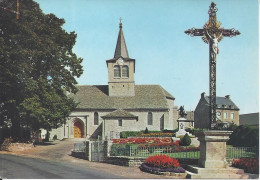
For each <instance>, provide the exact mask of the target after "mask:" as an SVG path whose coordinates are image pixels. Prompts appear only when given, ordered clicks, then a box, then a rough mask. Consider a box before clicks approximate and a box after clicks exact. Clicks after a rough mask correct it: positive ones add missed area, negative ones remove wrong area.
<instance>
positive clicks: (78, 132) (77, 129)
mask: <svg viewBox="0 0 260 180" xmlns="http://www.w3.org/2000/svg"><path fill="white" fill-rule="evenodd" d="M82 135H83V133H82V125H81V123H80V122H75V123H74V138H82Z"/></svg>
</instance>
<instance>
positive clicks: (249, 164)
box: [232, 158, 259, 174]
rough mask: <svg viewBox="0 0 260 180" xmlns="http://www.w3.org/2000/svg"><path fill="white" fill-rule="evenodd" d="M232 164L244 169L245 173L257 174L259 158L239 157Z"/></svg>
mask: <svg viewBox="0 0 260 180" xmlns="http://www.w3.org/2000/svg"><path fill="white" fill-rule="evenodd" d="M232 166H234V167H237V168H241V169H244V170H245V172H247V173H254V174H259V158H239V159H237V160H234V161H233V163H232Z"/></svg>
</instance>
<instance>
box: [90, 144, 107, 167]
mask: <svg viewBox="0 0 260 180" xmlns="http://www.w3.org/2000/svg"><path fill="white" fill-rule="evenodd" d="M104 153H105V152H104V142H102V141H93V142H91V161H97V162H101V161H104Z"/></svg>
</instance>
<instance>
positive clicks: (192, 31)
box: [184, 28, 205, 36]
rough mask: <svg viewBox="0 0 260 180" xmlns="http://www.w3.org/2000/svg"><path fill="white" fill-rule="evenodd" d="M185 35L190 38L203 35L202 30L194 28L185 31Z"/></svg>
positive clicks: (203, 31)
mask: <svg viewBox="0 0 260 180" xmlns="http://www.w3.org/2000/svg"><path fill="white" fill-rule="evenodd" d="M184 32H185V33H186V34H188V35H190V36H203V35H204V33H205V30H204V29H196V28H191V29H188V30H186V31H184Z"/></svg>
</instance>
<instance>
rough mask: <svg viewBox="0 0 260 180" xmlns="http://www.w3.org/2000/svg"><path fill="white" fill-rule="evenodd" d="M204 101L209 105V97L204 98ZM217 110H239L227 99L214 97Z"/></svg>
mask: <svg viewBox="0 0 260 180" xmlns="http://www.w3.org/2000/svg"><path fill="white" fill-rule="evenodd" d="M205 100H206V101H207V103H208V104H209V96H205ZM216 104H217V109H235V110H239V108H238V107H237V105H236V104H235V103H234V102H233V101H232V100H231V99H229V98H227V97H216Z"/></svg>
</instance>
